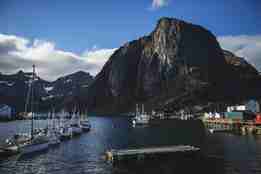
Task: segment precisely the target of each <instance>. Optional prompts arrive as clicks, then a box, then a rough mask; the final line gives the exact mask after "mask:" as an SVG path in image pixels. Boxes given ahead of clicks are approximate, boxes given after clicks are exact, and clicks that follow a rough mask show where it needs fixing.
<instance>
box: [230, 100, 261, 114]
mask: <svg viewBox="0 0 261 174" xmlns="http://www.w3.org/2000/svg"><path fill="white" fill-rule="evenodd" d="M245 110H248V111H252V112H260V107H259V103H258V102H257V101H256V100H249V101H247V102H245V104H244V105H237V106H228V107H227V112H232V111H245Z"/></svg>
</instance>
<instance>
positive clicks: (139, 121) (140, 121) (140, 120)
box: [132, 104, 150, 126]
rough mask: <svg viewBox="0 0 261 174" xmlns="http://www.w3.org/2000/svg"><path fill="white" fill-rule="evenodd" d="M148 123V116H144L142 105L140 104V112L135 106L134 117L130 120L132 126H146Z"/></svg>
mask: <svg viewBox="0 0 261 174" xmlns="http://www.w3.org/2000/svg"><path fill="white" fill-rule="evenodd" d="M149 121H150V115H148V114H146V113H145V112H144V105H143V104H142V110H141V112H140V111H139V107H138V105H136V115H135V117H134V118H133V119H132V124H133V125H134V126H135V125H144V124H148V123H149Z"/></svg>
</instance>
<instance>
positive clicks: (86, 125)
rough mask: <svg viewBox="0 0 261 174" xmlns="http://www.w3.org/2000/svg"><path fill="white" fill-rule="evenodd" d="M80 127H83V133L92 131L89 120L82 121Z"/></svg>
mask: <svg viewBox="0 0 261 174" xmlns="http://www.w3.org/2000/svg"><path fill="white" fill-rule="evenodd" d="M80 126H81V128H82V131H84V132H88V131H90V130H91V124H90V122H89V120H88V119H86V120H82V121H81V122H80Z"/></svg>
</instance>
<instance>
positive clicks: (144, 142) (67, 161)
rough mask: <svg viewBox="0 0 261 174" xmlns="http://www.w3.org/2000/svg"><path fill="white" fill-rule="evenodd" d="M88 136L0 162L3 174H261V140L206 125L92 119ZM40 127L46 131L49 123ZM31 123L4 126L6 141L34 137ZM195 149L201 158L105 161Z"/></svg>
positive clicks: (0, 132) (1, 136)
mask: <svg viewBox="0 0 261 174" xmlns="http://www.w3.org/2000/svg"><path fill="white" fill-rule="evenodd" d="M89 119H90V122H91V124H92V129H91V131H90V132H88V133H84V134H82V135H81V136H78V137H75V138H73V139H71V140H68V141H64V142H62V143H61V144H60V145H58V146H56V147H53V148H50V149H49V150H47V151H45V152H41V153H36V154H33V155H31V156H27V157H20V158H18V157H16V156H13V157H11V158H8V159H1V160H0V174H13V173H19V174H29V173H36V174H44V173H48V174H84V173H87V174H89V173H90V174H95V173H108V174H114V173H115V174H116V173H125V174H132V173H137V174H138V173H142V174H143V173H151V174H154V173H155V174H158V173H161V174H170V173H181V174H182V173H189V174H194V173H206V174H207V173H214V174H215V173H216V174H234V173H235V174H258V173H261V136H253V135H248V136H241V135H234V134H226V133H217V134H208V133H207V132H205V130H204V127H203V125H202V123H201V122H200V121H175V120H171V121H169V120H165V121H159V122H155V123H153V124H151V125H148V126H138V127H135V128H133V127H132V125H131V124H130V123H131V121H130V119H129V118H124V117H90V118H89ZM35 125H36V126H38V127H45V126H46V125H47V121H46V120H37V121H36V124H35ZM29 127H30V121H28V120H19V121H13V122H7V123H0V142H3V141H4V139H5V138H7V137H9V136H10V135H13V134H15V133H18V132H25V133H26V132H29V130H30V129H29ZM180 144H183V145H193V146H197V147H200V148H201V151H202V152H201V153H200V154H199V155H196V156H180V155H179V156H178V158H176V157H175V156H173V157H169V158H168V159H164V160H157V161H142V160H141V161H140V162H138V163H137V162H136V163H128V164H126V165H124V166H113V165H112V164H111V163H109V162H107V161H105V160H104V159H103V155H104V152H105V151H106V150H109V149H126V148H139V147H152V146H166V145H180Z"/></svg>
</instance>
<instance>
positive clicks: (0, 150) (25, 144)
mask: <svg viewBox="0 0 261 174" xmlns="http://www.w3.org/2000/svg"><path fill="white" fill-rule="evenodd" d="M34 81H35V66H33V77H32V80H31V82H30V83H29V90H28V94H27V96H28V97H27V101H26V107H25V111H26V112H25V113H26V114H28V115H30V120H31V122H30V123H31V124H30V131H29V132H28V133H18V134H15V135H13V136H11V137H10V138H8V139H6V141H5V142H4V144H3V145H2V147H0V154H1V156H9V155H14V154H20V155H25V154H31V153H34V152H39V151H43V150H46V149H48V148H49V147H51V146H54V145H58V144H60V143H61V142H62V141H64V140H68V139H71V138H73V137H75V136H78V135H81V134H82V133H84V132H88V131H90V129H91V124H90V122H89V120H88V119H87V114H86V115H84V114H80V111H78V112H77V111H76V108H75V109H74V111H73V113H72V114H69V113H68V112H65V111H64V110H63V111H61V112H60V113H57V114H56V113H55V112H52V113H49V116H48V117H49V118H48V124H47V127H45V128H36V125H35V124H36V123H35V120H34V118H35V112H34V103H33V102H34V101H33V99H34V93H33V91H34ZM29 98H31V99H30V100H29ZM29 101H30V102H29ZM28 106H30V112H29V113H28V112H27V111H28V108H27V107H28ZM68 117H69V119H68ZM57 118H59V119H57Z"/></svg>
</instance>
